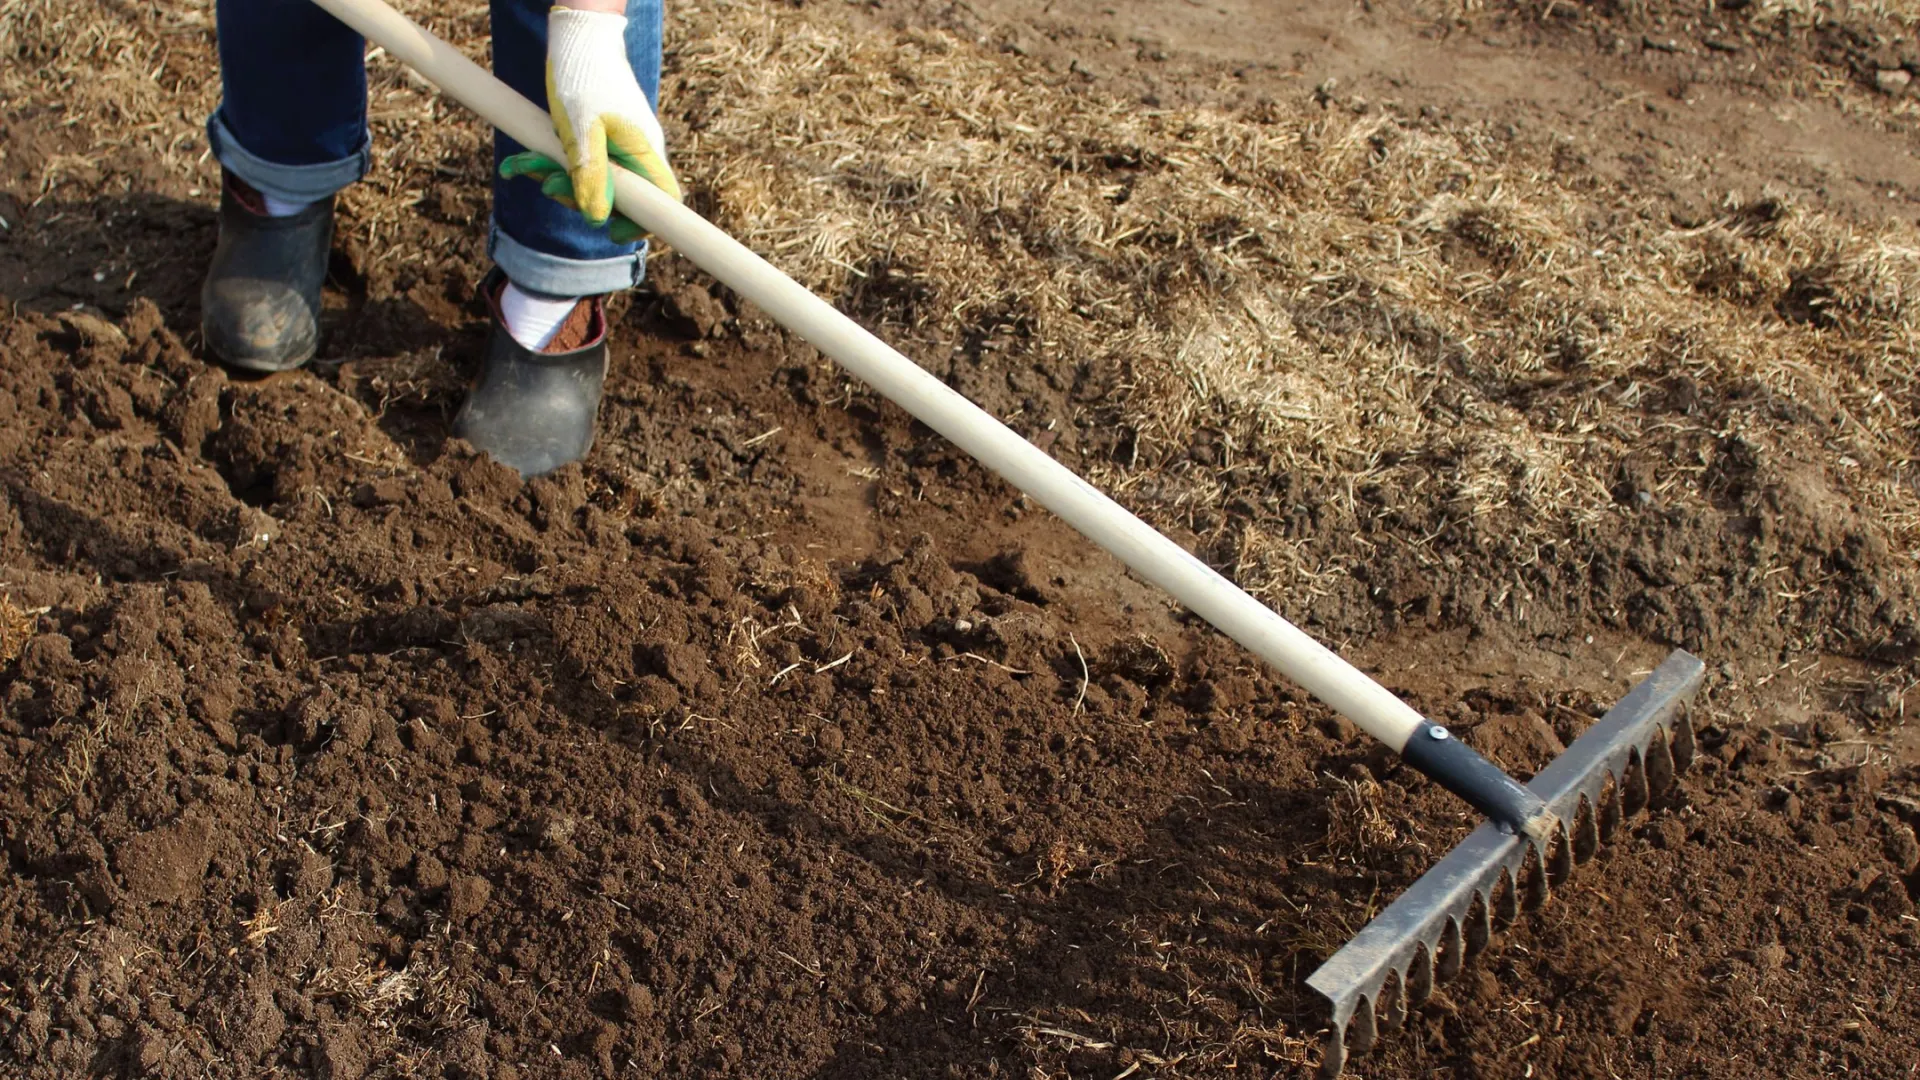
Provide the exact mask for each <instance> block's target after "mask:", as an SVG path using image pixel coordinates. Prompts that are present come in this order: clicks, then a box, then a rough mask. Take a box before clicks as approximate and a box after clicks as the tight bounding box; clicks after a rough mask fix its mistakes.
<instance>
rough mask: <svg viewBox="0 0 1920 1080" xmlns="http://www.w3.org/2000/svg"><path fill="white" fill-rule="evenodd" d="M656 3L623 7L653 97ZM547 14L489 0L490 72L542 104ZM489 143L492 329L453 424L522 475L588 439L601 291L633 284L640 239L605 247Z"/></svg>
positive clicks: (603, 355) (602, 334)
mask: <svg viewBox="0 0 1920 1080" xmlns="http://www.w3.org/2000/svg"><path fill="white" fill-rule="evenodd" d="M661 5H662V0H628V3H627V37H626V46H627V56H628V59H629V61H630V62H631V63H632V65H633V69H634V74H635V75H636V76H637V77H638V78H639V82H640V86H641V88H642V89H643V90H645V91H646V94H647V97H648V98H649V99H652V100H658V98H657V95H658V93H659V87H660V31H661V22H662V19H663V11H662V6H661ZM547 11H548V4H547V0H493V70H494V74H496V75H498V76H499V77H500V78H501V80H502V81H504V82H505V83H506V84H507V85H509V86H511V87H513V88H514V89H515V90H518V91H519V92H520V93H521V94H523V95H525V96H526V97H527V98H529V99H530V100H533V101H537V102H541V103H543V104H544V103H545V102H546V100H547ZM493 145H494V151H493V160H494V176H495V180H494V182H493V222H492V226H491V229H490V231H489V235H488V237H487V252H488V254H489V255H491V256H492V257H493V261H494V263H495V264H496V266H497V269H496V270H495V271H494V273H492V274H490V275H488V278H487V280H486V281H485V282H483V283H482V285H481V290H482V292H483V293H484V294H485V296H486V299H487V301H488V303H489V305H490V306H491V308H492V312H493V324H494V325H493V332H492V334H491V336H490V337H489V338H488V341H487V353H486V356H485V357H484V358H483V359H482V361H481V364H480V374H479V377H478V378H477V379H476V380H475V382H474V386H473V389H472V390H471V391H469V392H468V394H467V400H466V402H465V403H464V404H462V405H461V407H460V414H459V415H458V416H457V417H455V418H454V432H455V433H456V434H458V435H459V436H460V437H461V438H464V439H466V440H467V441H468V442H470V443H472V444H473V445H474V446H476V447H478V448H479V449H481V450H484V451H485V452H487V453H488V454H490V455H491V456H492V457H493V458H494V459H495V460H498V461H501V462H504V463H506V464H507V465H510V466H512V467H513V468H514V469H516V470H518V471H519V473H520V475H522V476H527V477H531V476H538V475H540V474H542V473H546V472H551V471H552V470H554V469H557V468H559V467H561V466H562V465H565V464H567V463H568V462H571V461H578V460H580V459H581V458H582V457H585V456H586V453H587V451H588V450H589V449H590V448H591V447H592V446H593V434H594V427H595V425H596V423H597V422H598V418H599V411H600V394H601V389H602V385H603V382H604V380H605V378H606V373H607V319H606V308H605V305H604V304H602V303H601V299H600V297H601V295H602V294H604V293H610V292H617V291H619V290H621V289H625V288H629V287H631V286H633V285H636V284H638V283H639V281H640V277H641V275H642V274H643V273H644V272H645V270H646V246H645V245H644V244H616V243H614V242H613V241H612V240H611V239H609V238H608V236H607V232H606V229H605V228H599V229H596V228H593V227H592V226H589V225H588V224H587V222H586V219H585V218H583V217H581V216H580V213H579V211H577V210H569V209H567V208H566V207H564V206H562V205H560V204H559V203H557V202H555V201H553V200H552V199H549V198H547V197H546V196H545V195H543V194H541V192H540V185H538V184H536V183H534V182H533V181H532V180H528V179H517V180H502V179H499V175H500V170H499V165H500V162H501V161H503V160H505V159H506V158H507V157H508V156H509V155H511V154H517V153H519V152H520V151H521V150H522V149H524V148H523V147H522V146H520V145H519V144H518V143H516V142H514V141H513V140H512V139H510V138H508V137H507V136H505V135H503V134H500V133H498V132H495V134H494V143H493ZM583 298H584V299H583Z"/></svg>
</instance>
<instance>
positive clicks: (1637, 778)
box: [1620, 749, 1648, 817]
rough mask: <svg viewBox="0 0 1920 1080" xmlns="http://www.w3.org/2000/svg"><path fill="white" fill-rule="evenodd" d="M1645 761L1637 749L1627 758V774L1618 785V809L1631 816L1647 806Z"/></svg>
mask: <svg viewBox="0 0 1920 1080" xmlns="http://www.w3.org/2000/svg"><path fill="white" fill-rule="evenodd" d="M1647 798H1648V791H1647V762H1646V759H1645V758H1644V757H1642V756H1641V755H1640V751H1639V750H1637V749H1636V750H1635V751H1634V752H1633V754H1632V755H1631V756H1630V757H1628V758H1627V775H1626V778H1625V780H1624V781H1623V782H1622V783H1621V785H1620V809H1621V811H1622V812H1623V813H1625V814H1626V816H1627V817H1633V816H1634V815H1636V814H1638V813H1639V812H1640V811H1642V810H1645V809H1646V808H1647Z"/></svg>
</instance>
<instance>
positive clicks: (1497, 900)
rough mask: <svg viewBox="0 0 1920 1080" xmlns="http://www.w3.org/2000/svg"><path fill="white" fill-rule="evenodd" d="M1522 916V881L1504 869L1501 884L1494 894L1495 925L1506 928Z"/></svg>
mask: <svg viewBox="0 0 1920 1080" xmlns="http://www.w3.org/2000/svg"><path fill="white" fill-rule="evenodd" d="M1519 917H1520V883H1519V882H1518V881H1516V880H1514V877H1513V875H1512V874H1510V873H1507V872H1505V871H1502V872H1501V874H1500V885H1499V887H1498V889H1497V890H1496V892H1495V894H1494V909H1493V919H1494V923H1495V925H1497V926H1499V927H1500V929H1502V930H1505V929H1506V928H1507V927H1509V926H1512V925H1513V921H1514V920H1515V919H1518V918H1519Z"/></svg>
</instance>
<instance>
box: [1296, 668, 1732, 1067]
mask: <svg viewBox="0 0 1920 1080" xmlns="http://www.w3.org/2000/svg"><path fill="white" fill-rule="evenodd" d="M1704 673H1705V665H1703V664H1702V663H1701V662H1700V661H1699V660H1698V659H1696V658H1694V657H1693V656H1690V655H1688V654H1687V653H1685V652H1680V651H1676V652H1674V653H1673V654H1672V655H1671V656H1669V657H1667V659H1666V662H1664V663H1662V664H1661V665H1660V667H1659V668H1658V669H1657V670H1656V671H1654V673H1653V674H1652V675H1650V676H1648V677H1647V678H1646V679H1645V680H1644V681H1642V682H1641V683H1640V684H1639V685H1638V686H1635V687H1634V688H1633V690H1631V691H1630V692H1629V693H1628V694H1627V696H1626V697H1624V698H1622V699H1621V700H1620V702H1619V703H1618V704H1617V705H1615V706H1614V707H1613V708H1612V709H1611V710H1609V711H1608V712H1607V715H1606V716H1605V717H1603V718H1602V719H1601V720H1600V721H1599V722H1598V723H1596V724H1594V725H1593V727H1591V728H1589V729H1588V730H1587V731H1586V733H1584V734H1582V735H1581V736H1580V737H1579V738H1578V739H1576V740H1574V743H1573V745H1572V746H1570V747H1568V748H1567V750H1566V751H1565V752H1564V753H1562V754H1561V755H1560V756H1559V757H1557V758H1555V759H1554V760H1553V761H1552V762H1550V763H1549V764H1548V765H1547V767H1546V768H1544V769H1542V770H1540V773H1539V775H1537V776H1535V777H1534V778H1533V780H1531V781H1530V782H1528V784H1527V785H1526V787H1527V789H1528V790H1529V791H1530V792H1531V793H1532V794H1533V795H1534V796H1536V797H1538V798H1539V799H1540V800H1541V802H1542V803H1543V805H1545V806H1546V807H1547V809H1548V811H1549V812H1550V813H1551V814H1552V816H1553V824H1552V825H1551V827H1550V828H1548V829H1546V830H1543V831H1540V832H1536V833H1532V834H1521V833H1516V832H1514V831H1512V830H1511V829H1507V830H1503V829H1502V828H1500V826H1499V825H1498V824H1496V823H1495V822H1492V821H1489V822H1486V823H1484V824H1482V825H1481V826H1480V827H1479V828H1477V829H1475V830H1474V831H1473V832H1472V833H1471V834H1469V835H1468V836H1467V838H1466V839H1465V840H1462V841H1461V842H1460V844H1459V846H1457V847H1455V848H1454V849H1453V850H1452V851H1450V852H1448V853H1447V854H1446V855H1445V856H1444V857H1442V858H1441V860H1440V861H1439V862H1438V863H1436V864H1434V866H1433V868H1432V869H1430V870H1428V871H1427V873H1426V874H1425V875H1424V876H1422V877H1421V878H1420V880H1419V881H1416V882H1414V884H1413V886H1412V887H1411V888H1409V889H1408V890H1407V891H1406V892H1404V893H1402V894H1401V895H1400V897H1399V898H1398V899H1396V900H1395V901H1394V902H1393V903H1392V904H1389V905H1388V906H1387V908H1386V910H1384V911H1382V912H1381V913H1380V914H1379V915H1378V916H1377V917H1376V918H1375V919H1374V920H1373V921H1372V922H1370V923H1368V924H1367V925H1366V926H1365V927H1363V928H1362V929H1361V931H1360V932H1359V933H1358V934H1356V935H1354V938H1353V940H1351V941H1349V942H1347V944H1346V945H1345V946H1343V947H1342V948H1341V949H1340V951H1338V952H1336V953H1334V954H1333V955H1332V956H1331V957H1328V958H1327V962H1326V963H1324V964H1322V965H1321V966H1320V968H1319V970H1317V971H1315V972H1314V973H1313V974H1312V975H1310V976H1308V977H1307V984H1308V985H1309V986H1312V987H1313V988H1314V989H1315V990H1318V991H1319V992H1320V993H1321V994H1323V995H1325V997H1326V998H1327V1001H1328V1002H1329V1003H1330V1004H1331V1005H1332V1024H1331V1029H1330V1031H1329V1034H1328V1040H1327V1049H1326V1053H1325V1055H1324V1056H1323V1057H1322V1059H1321V1070H1322V1072H1323V1073H1324V1074H1325V1075H1327V1076H1329V1077H1332V1076H1338V1075H1339V1074H1340V1072H1341V1070H1342V1069H1343V1068H1345V1066H1346V1061H1347V1054H1348V1051H1349V1049H1352V1050H1356V1051H1357V1050H1359V1049H1360V1047H1361V1046H1362V1045H1371V1043H1372V1042H1373V1041H1374V1039H1375V1037H1376V1036H1377V1034H1378V1031H1379V1028H1380V1026H1381V1025H1380V1023H1379V1022H1378V1018H1377V1017H1376V1015H1375V1013H1376V1012H1377V1007H1376V1006H1377V1003H1379V1002H1381V1001H1382V1000H1383V998H1382V997H1381V995H1382V993H1383V992H1384V990H1385V988H1386V986H1387V985H1388V983H1390V982H1395V983H1397V984H1398V986H1399V988H1400V990H1399V992H1398V993H1397V994H1396V998H1399V999H1403V1000H1401V1001H1396V1002H1395V1004H1393V1005H1391V1006H1389V1009H1390V1010H1392V1014H1393V1019H1394V1020H1395V1021H1398V1020H1401V1019H1403V1018H1404V1014H1405V1012H1406V1011H1408V1010H1410V1009H1412V1008H1415V1007H1418V1006H1419V1005H1420V1004H1421V1003H1422V1002H1424V1001H1425V1000H1426V999H1427V997H1428V996H1429V995H1430V994H1431V993H1432V992H1433V983H1434V979H1435V977H1436V976H1438V977H1439V978H1442V979H1447V978H1451V977H1452V976H1453V975H1455V974H1456V973H1458V971H1459V970H1460V966H1461V963H1462V961H1463V960H1464V959H1465V958H1466V957H1467V956H1468V955H1469V954H1474V955H1477V954H1478V953H1479V952H1480V951H1482V949H1483V948H1485V947H1486V942H1487V941H1488V940H1489V939H1490V938H1491V925H1490V924H1492V923H1494V922H1498V924H1499V925H1501V926H1505V925H1507V924H1508V923H1510V922H1511V921H1512V919H1513V918H1514V917H1515V916H1516V914H1517V911H1518V909H1519V908H1520V907H1522V906H1525V907H1526V908H1528V909H1529V910H1531V909H1532V908H1535V907H1538V906H1540V905H1541V904H1543V903H1545V902H1546V900H1547V898H1548V896H1549V894H1550V888H1551V886H1552V885H1553V884H1557V883H1564V882H1565V880H1566V877H1567V875H1569V874H1570V873H1571V871H1572V868H1573V865H1574V864H1575V863H1576V862H1584V861H1585V860H1586V859H1587V858H1590V857H1591V855H1592V851H1593V849H1595V848H1597V847H1598V845H1599V843H1600V842H1601V840H1602V839H1604V838H1608V837H1611V836H1612V835H1613V834H1614V833H1615V832H1616V831H1617V829H1618V827H1619V824H1620V822H1621V820H1622V818H1623V816H1624V815H1625V814H1631V813H1636V812H1638V811H1639V810H1640V809H1642V808H1644V807H1645V806H1646V805H1647V802H1648V798H1649V790H1648V789H1649V785H1650V784H1653V783H1658V784H1660V785H1661V787H1662V788H1664V787H1665V786H1669V785H1671V784H1672V782H1673V780H1674V777H1675V776H1676V775H1677V774H1678V772H1679V770H1680V769H1681V768H1682V767H1683V763H1684V762H1685V761H1688V760H1690V759H1691V757H1692V754H1693V732H1692V729H1691V725H1690V724H1688V723H1687V721H1686V718H1685V716H1684V714H1683V709H1684V707H1685V704H1686V702H1687V700H1688V699H1689V698H1691V697H1692V696H1693V693H1694V691H1695V690H1697V689H1698V688H1699V686H1700V682H1701V679H1702V677H1703V675H1704ZM1583 853H1584V854H1583ZM1349 1044H1351V1046H1350V1045H1349Z"/></svg>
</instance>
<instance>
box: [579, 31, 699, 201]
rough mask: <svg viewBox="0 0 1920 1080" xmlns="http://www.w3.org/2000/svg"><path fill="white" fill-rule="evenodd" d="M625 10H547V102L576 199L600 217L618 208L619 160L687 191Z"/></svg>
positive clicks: (666, 187)
mask: <svg viewBox="0 0 1920 1080" xmlns="http://www.w3.org/2000/svg"><path fill="white" fill-rule="evenodd" d="M626 25H627V20H626V17H625V16H623V15H610V14H606V13H604V12H593V11H576V10H574V9H571V8H554V9H553V11H552V12H551V13H550V14H549V15H548V16H547V36H548V41H547V107H548V108H549V109H550V110H551V111H552V113H553V126H554V131H555V132H556V133H557V134H558V135H559V136H560V145H561V146H563V147H565V148H566V152H567V171H568V173H569V175H570V177H571V179H572V185H571V186H572V192H571V194H572V201H573V203H574V204H575V205H576V206H578V208H579V210H580V213H581V214H582V215H583V216H585V217H586V219H587V220H588V221H590V222H592V223H593V224H595V225H604V224H606V222H607V219H608V217H609V216H611V215H612V213H613V163H615V162H617V163H619V164H621V165H623V166H626V167H627V168H630V169H632V170H633V171H635V172H638V173H639V174H640V175H641V176H642V177H644V178H645V179H647V180H648V181H649V182H651V183H652V184H653V185H654V186H655V187H657V188H659V189H660V190H662V191H664V192H666V193H667V194H668V195H671V196H673V197H674V198H675V199H676V200H677V199H680V198H682V195H681V192H680V181H679V178H677V177H675V176H674V175H673V168H672V166H670V165H668V164H667V158H666V153H665V148H666V137H665V135H664V133H663V132H662V131H661V129H660V121H659V118H658V117H656V116H655V115H654V112H653V107H652V106H651V105H649V104H648V103H647V96H646V93H645V92H644V91H642V90H641V89H640V82H639V80H638V79H636V78H635V77H634V74H633V67H632V65H630V64H629V63H628V62H627V53H626V41H625V31H626Z"/></svg>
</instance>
